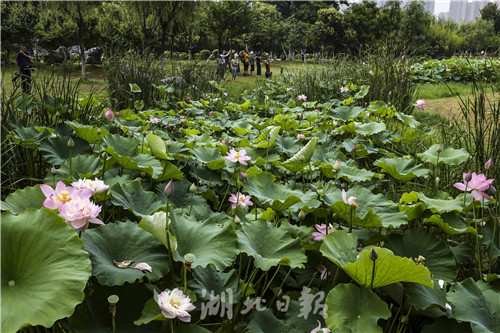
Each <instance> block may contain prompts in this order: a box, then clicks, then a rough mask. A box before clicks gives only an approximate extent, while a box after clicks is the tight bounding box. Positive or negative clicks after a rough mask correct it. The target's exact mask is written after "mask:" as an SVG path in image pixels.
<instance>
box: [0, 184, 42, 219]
mask: <svg viewBox="0 0 500 333" xmlns="http://www.w3.org/2000/svg"><path fill="white" fill-rule="evenodd" d="M44 201H45V195H44V194H43V193H42V190H41V189H40V186H39V185H35V186H33V187H25V188H23V189H21V190H17V191H15V192H14V193H11V194H9V195H8V196H7V198H5V201H2V202H0V204H1V205H2V206H1V209H2V210H7V211H9V212H11V213H12V214H17V213H20V212H22V211H23V210H25V209H28V208H42V204H43V202H44Z"/></svg>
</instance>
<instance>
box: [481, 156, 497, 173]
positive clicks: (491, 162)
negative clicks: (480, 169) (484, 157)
mask: <svg viewBox="0 0 500 333" xmlns="http://www.w3.org/2000/svg"><path fill="white" fill-rule="evenodd" d="M494 165H495V164H494V163H493V157H491V158H490V159H489V160H488V162H486V164H485V165H484V168H485V169H486V170H490V169H491V168H493V166H494Z"/></svg>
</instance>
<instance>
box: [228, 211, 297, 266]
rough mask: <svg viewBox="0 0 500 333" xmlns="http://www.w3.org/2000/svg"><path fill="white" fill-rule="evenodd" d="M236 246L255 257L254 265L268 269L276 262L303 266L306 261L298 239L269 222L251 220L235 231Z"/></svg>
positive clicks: (276, 263)
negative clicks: (236, 235) (236, 237)
mask: <svg viewBox="0 0 500 333" xmlns="http://www.w3.org/2000/svg"><path fill="white" fill-rule="evenodd" d="M237 234H238V248H239V249H240V251H241V252H243V253H246V254H247V255H249V256H251V257H253V258H254V259H255V261H254V265H255V267H257V268H260V269H262V270H263V271H268V270H269V269H271V267H273V266H277V265H278V264H281V265H284V266H290V267H291V268H303V267H304V263H305V262H306V261H307V257H306V255H305V251H304V249H303V248H302V246H301V245H300V240H298V239H292V238H291V237H290V235H289V234H288V233H287V232H286V231H284V230H283V229H278V228H276V227H274V226H273V224H271V223H270V222H262V221H253V222H250V223H246V224H243V225H242V226H241V229H240V230H238V231H237Z"/></svg>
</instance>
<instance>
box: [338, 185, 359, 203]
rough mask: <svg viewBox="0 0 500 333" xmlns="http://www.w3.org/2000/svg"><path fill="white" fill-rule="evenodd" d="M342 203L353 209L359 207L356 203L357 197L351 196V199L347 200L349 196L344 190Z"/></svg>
mask: <svg viewBox="0 0 500 333" xmlns="http://www.w3.org/2000/svg"><path fill="white" fill-rule="evenodd" d="M342 201H344V203H345V204H346V205H349V206H352V207H358V204H357V203H356V197H355V196H352V195H351V196H350V197H349V199H347V194H346V192H345V191H344V189H342Z"/></svg>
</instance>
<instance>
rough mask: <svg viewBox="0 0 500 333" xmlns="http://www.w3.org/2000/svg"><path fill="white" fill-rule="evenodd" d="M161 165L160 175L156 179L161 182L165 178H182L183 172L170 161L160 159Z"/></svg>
mask: <svg viewBox="0 0 500 333" xmlns="http://www.w3.org/2000/svg"><path fill="white" fill-rule="evenodd" d="M161 167H162V169H163V171H162V172H161V176H160V177H159V178H157V179H156V181H159V182H162V181H165V180H167V179H179V180H181V179H183V178H184V174H183V173H182V171H181V170H179V168H177V167H176V166H175V165H173V164H172V163H170V162H169V161H161Z"/></svg>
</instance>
